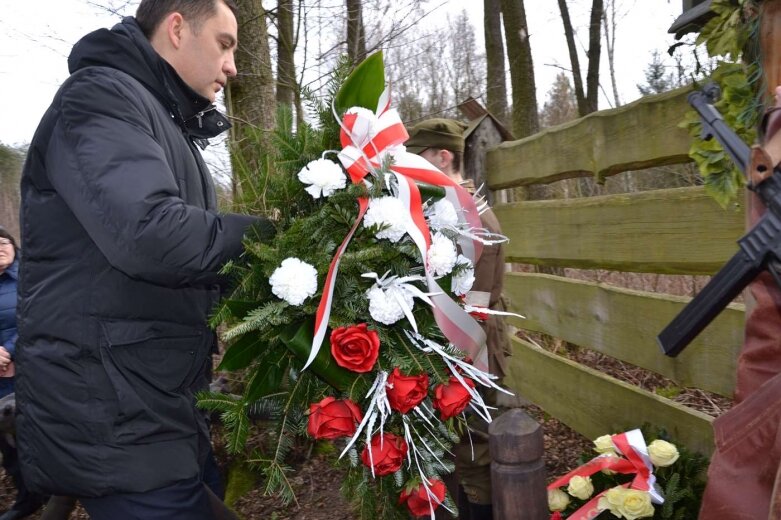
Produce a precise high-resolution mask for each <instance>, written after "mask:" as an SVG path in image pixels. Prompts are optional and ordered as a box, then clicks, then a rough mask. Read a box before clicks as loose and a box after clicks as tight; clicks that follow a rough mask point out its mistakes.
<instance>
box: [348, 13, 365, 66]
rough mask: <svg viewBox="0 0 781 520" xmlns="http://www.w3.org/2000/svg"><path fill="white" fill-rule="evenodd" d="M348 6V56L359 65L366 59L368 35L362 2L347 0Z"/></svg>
mask: <svg viewBox="0 0 781 520" xmlns="http://www.w3.org/2000/svg"><path fill="white" fill-rule="evenodd" d="M345 4H346V5H347V55H348V56H349V57H350V60H351V61H352V62H353V64H355V65H357V64H358V63H360V62H362V61H363V60H364V58H366V33H365V30H364V26H363V9H362V7H361V0H345Z"/></svg>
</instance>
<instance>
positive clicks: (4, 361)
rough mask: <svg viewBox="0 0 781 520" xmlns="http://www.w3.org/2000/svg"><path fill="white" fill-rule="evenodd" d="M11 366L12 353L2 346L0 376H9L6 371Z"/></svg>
mask: <svg viewBox="0 0 781 520" xmlns="http://www.w3.org/2000/svg"><path fill="white" fill-rule="evenodd" d="M10 366H12V362H11V354H9V353H8V351H7V350H6V349H5V347H1V346H0V377H8V376H7V375H6V372H7V371H8V368H9V367H10Z"/></svg>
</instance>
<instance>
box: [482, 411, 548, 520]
mask: <svg viewBox="0 0 781 520" xmlns="http://www.w3.org/2000/svg"><path fill="white" fill-rule="evenodd" d="M488 431H489V433H490V435H491V437H490V440H489V448H490V451H491V486H492V489H493V491H492V500H493V506H494V511H493V516H494V518H501V519H502V520H547V519H548V518H550V512H549V511H548V492H547V490H546V486H545V462H544V461H543V452H544V447H543V440H542V428H541V427H540V425H539V424H538V423H537V422H536V421H535V420H534V419H532V418H531V417H529V416H528V415H526V413H525V412H524V411H523V410H521V409H519V408H514V409H512V410H509V411H508V412H505V413H504V414H502V415H501V416H500V417H499V418H498V419H497V420H495V421H494V422H492V423H491V426H490V427H489V430H488Z"/></svg>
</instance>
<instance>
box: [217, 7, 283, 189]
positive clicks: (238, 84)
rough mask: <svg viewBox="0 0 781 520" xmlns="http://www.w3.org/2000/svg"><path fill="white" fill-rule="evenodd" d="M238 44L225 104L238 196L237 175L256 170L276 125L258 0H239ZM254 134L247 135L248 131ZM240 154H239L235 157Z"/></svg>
mask: <svg viewBox="0 0 781 520" xmlns="http://www.w3.org/2000/svg"><path fill="white" fill-rule="evenodd" d="M238 24H239V48H238V49H237V50H236V69H237V70H238V76H237V77H236V78H234V79H233V80H231V81H230V82H229V83H228V89H227V95H226V100H225V104H226V105H227V108H228V114H229V115H230V116H231V122H232V123H233V128H232V129H231V134H230V148H231V152H232V156H231V163H232V165H233V195H234V200H239V198H240V197H239V196H240V193H241V189H240V188H241V187H240V182H239V179H237V175H240V173H241V171H242V170H244V171H256V170H257V169H258V168H259V166H260V164H261V156H262V154H263V153H265V152H268V151H269V150H270V149H271V146H270V134H271V131H272V130H273V129H274V126H275V125H276V102H275V99H274V76H273V74H272V72H271V70H272V69H271V53H270V51H269V44H268V28H267V27H266V11H265V9H264V8H263V2H262V1H261V0H242V2H240V4H239V15H238ZM252 134H256V135H257V137H253V138H252V139H250V138H249V137H250V135H252ZM236 154H240V157H236Z"/></svg>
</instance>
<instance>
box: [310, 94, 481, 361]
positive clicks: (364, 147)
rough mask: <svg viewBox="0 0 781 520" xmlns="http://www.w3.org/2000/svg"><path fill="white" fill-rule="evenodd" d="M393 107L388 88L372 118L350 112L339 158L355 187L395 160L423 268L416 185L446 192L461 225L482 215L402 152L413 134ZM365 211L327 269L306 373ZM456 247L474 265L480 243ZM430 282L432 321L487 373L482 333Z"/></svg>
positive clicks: (425, 235)
mask: <svg viewBox="0 0 781 520" xmlns="http://www.w3.org/2000/svg"><path fill="white" fill-rule="evenodd" d="M389 107H390V95H389V93H388V90H387V89H386V91H385V92H383V94H382V96H381V97H380V101H379V103H378V107H377V110H376V111H375V112H374V113H372V112H371V111H370V110H367V109H364V108H351V109H349V110H348V111H347V113H346V114H345V116H344V118H343V120H342V121H341V126H342V131H341V134H340V141H341V144H342V147H343V148H342V150H341V152H339V155H338V156H339V160H340V162H341V163H342V165H343V166H344V168H345V170H347V173H348V175H349V176H350V180H351V181H352V182H353V183H354V184H358V183H360V182H368V181H367V180H366V179H365V178H366V175H367V174H369V173H370V172H372V171H376V170H378V169H379V168H380V167H381V165H382V162H383V161H384V160H385V159H386V157H387V156H388V155H390V156H391V157H392V161H393V163H392V165H391V170H392V174H393V175H394V176H395V177H396V179H397V181H398V188H399V199H401V201H402V202H403V203H404V204H405V207H407V208H408V210H409V215H410V219H407V220H408V222H409V223H408V225H407V232H408V233H409V234H410V236H411V237H412V239H413V241H414V242H415V244H416V245H417V246H418V249H419V250H420V252H421V258H422V259H423V262H424V264H425V263H426V262H427V258H428V254H427V253H428V249H429V247H430V245H431V236H430V233H429V229H428V225H427V224H426V221H425V218H424V215H423V207H422V198H421V195H420V191H419V190H418V187H417V184H416V183H415V181H418V182H423V183H427V184H432V185H435V186H440V187H443V188H444V189H445V197H446V198H447V199H448V200H449V201H450V202H451V203H452V204H453V205H454V206H455V207H456V208H457V210H460V211H457V213H458V214H459V220H460V221H461V222H462V223H463V224H464V226H465V227H467V228H469V229H478V228H480V227H481V226H480V215H479V213H478V210H477V207H476V206H475V203H474V200H473V199H472V196H471V195H470V194H469V192H467V191H466V190H465V189H463V188H462V187H461V186H459V185H458V183H456V182H455V181H453V180H451V179H450V178H449V177H447V176H446V175H445V174H444V173H442V172H441V171H440V170H438V169H437V168H435V167H434V166H433V165H431V164H430V163H429V162H428V161H427V160H425V159H424V158H422V157H420V156H418V155H415V154H411V153H408V152H407V151H406V150H405V149H404V147H403V143H404V142H405V141H406V140H407V139H408V137H409V135H408V134H407V130H406V128H405V127H404V124H403V123H402V121H401V118H400V117H399V115H398V113H397V112H396V110H394V109H390V108H389ZM367 208H368V200H366V199H359V212H358V218H357V219H356V221H355V223H354V224H353V227H352V229H351V230H350V232H349V233H348V234H347V236H346V237H345V238H344V240H343V241H342V244H341V246H340V247H339V248H338V249H337V251H336V254H335V256H334V258H333V260H332V261H331V265H330V266H329V269H328V274H327V276H326V281H325V285H324V287H323V297H322V299H321V300H320V304H319V306H318V309H317V314H316V317H315V333H314V339H313V341H312V349H311V351H310V353H309V359H308V360H307V362H306V364H305V365H304V368H306V367H308V366H309V365H310V364H311V363H312V361H314V359H315V357H316V356H317V353H318V352H319V350H320V346H321V345H322V342H323V340H324V338H325V334H326V330H327V328H328V320H329V317H330V314H331V305H332V302H333V292H334V285H335V280H336V274H337V271H338V268H339V262H340V259H341V256H342V254H343V253H344V251H345V249H346V248H347V245H348V244H349V242H350V239H351V238H352V236H353V234H354V233H355V230H356V229H357V227H358V225H359V223H360V222H361V220H362V219H363V216H364V214H365V213H366V209H367ZM458 244H459V246H460V248H461V251H462V253H463V254H464V256H466V257H467V258H469V259H470V260H471V261H472V263H473V264H475V265H476V264H477V259H478V258H479V257H480V253H481V252H482V247H483V244H482V243H481V242H480V241H479V240H474V239H473V238H470V237H465V236H461V237H460V238H459V241H458ZM426 283H427V288H428V291H429V293H430V294H431V293H435V294H433V295H431V296H430V298H431V299H432V301H433V302H434V317H435V319H436V322H437V325H439V328H440V329H441V330H442V333H443V334H444V335H445V337H446V338H447V339H448V341H450V342H451V343H452V344H453V345H455V346H456V347H457V348H459V349H461V350H462V351H464V352H466V353H467V355H469V356H470V357H471V358H472V359H473V360H474V363H475V365H476V366H477V367H478V368H481V369H484V370H487V368H488V357H487V350H486V347H485V332H484V331H483V329H482V328H481V327H480V325H479V324H478V323H477V322H476V321H475V320H474V319H473V318H472V317H471V316H469V314H467V313H466V312H465V311H464V310H463V308H461V306H460V305H458V304H457V303H456V302H454V301H453V300H452V299H451V298H450V297H449V296H447V295H446V294H445V293H443V292H442V291H441V289H440V288H439V286H438V284H437V283H436V281H435V280H434V278H433V276H432V275H431V274H430V273H429V272H428V269H426Z"/></svg>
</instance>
